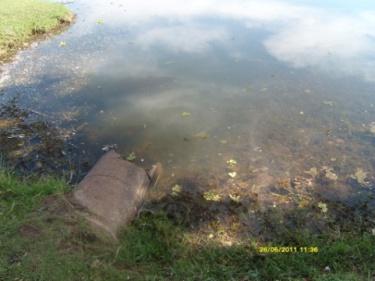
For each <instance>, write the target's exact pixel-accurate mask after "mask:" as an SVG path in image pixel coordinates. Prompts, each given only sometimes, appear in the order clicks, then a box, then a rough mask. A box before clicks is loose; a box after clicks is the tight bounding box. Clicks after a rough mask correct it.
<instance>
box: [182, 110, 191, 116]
mask: <svg viewBox="0 0 375 281" xmlns="http://www.w3.org/2000/svg"><path fill="white" fill-rule="evenodd" d="M181 116H182V117H189V116H191V113H190V112H186V111H184V112H182V113H181Z"/></svg>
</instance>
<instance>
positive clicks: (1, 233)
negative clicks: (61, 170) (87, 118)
mask: <svg viewBox="0 0 375 281" xmlns="http://www.w3.org/2000/svg"><path fill="white" fill-rule="evenodd" d="M67 190H69V187H68V186H67V185H65V184H64V182H63V181H59V180H55V179H51V178H42V179H37V180H35V179H34V180H33V179H23V180H21V179H19V178H17V177H16V176H15V175H13V174H12V173H9V172H4V171H2V172H0V280H2V281H3V280H4V281H6V280H35V281H36V280H38V281H39V280H46V281H47V280H48V281H54V280H58V281H60V280H61V281H62V280H63V281H66V280H94V281H95V280H106V281H111V280H113V281H119V280H226V281H228V280H320V281H323V280H324V281H328V280H330V281H336V280H337V281H339V280H340V281H345V280H346V281H349V280H373V279H372V278H373V274H374V273H375V237H374V236H373V235H371V234H369V233H360V232H357V231H356V228H355V226H353V230H352V231H350V232H334V233H326V234H324V235H320V236H316V235H310V234H308V233H295V235H293V236H292V237H286V236H285V237H279V239H278V240H277V241H273V243H272V244H273V245H316V246H318V247H319V249H320V252H319V253H318V254H304V253H298V254H267V255H260V254H258V253H257V251H256V248H255V245H256V241H252V240H239V241H238V243H236V244H233V245H232V246H224V245H222V243H220V242H219V241H217V240H215V239H209V238H208V237H206V235H201V234H199V233H196V232H194V231H191V230H189V229H187V228H186V227H183V226H181V225H176V224H175V223H174V222H172V221H171V220H170V219H169V218H167V217H166V215H164V214H163V213H156V214H143V215H141V217H140V218H139V219H137V220H136V221H134V223H133V224H132V225H131V226H130V227H129V228H128V229H127V230H126V231H124V232H123V233H122V235H121V237H120V243H119V244H116V245H113V244H109V243H106V242H101V241H100V240H98V239H97V238H96V236H95V235H93V234H92V233H91V232H90V231H89V229H88V228H87V226H86V224H85V223H84V222H82V221H81V220H80V219H78V218H77V217H76V216H75V215H74V213H72V212H70V211H69V210H70V208H71V207H70V205H69V203H68V202H67V201H66V199H65V197H64V196H63V194H64V192H66V191H67ZM51 196H52V197H51ZM326 266H329V267H330V269H331V270H330V272H325V271H324V268H325V267H326Z"/></svg>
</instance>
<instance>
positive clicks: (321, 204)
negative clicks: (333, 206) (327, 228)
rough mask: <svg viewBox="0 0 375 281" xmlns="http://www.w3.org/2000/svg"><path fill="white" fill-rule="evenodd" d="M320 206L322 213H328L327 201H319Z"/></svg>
mask: <svg viewBox="0 0 375 281" xmlns="http://www.w3.org/2000/svg"><path fill="white" fill-rule="evenodd" d="M318 208H319V209H320V210H321V211H322V213H327V212H328V208H327V204H326V203H323V202H319V203H318Z"/></svg>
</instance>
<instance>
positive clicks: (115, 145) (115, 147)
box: [102, 144, 117, 152]
mask: <svg viewBox="0 0 375 281" xmlns="http://www.w3.org/2000/svg"><path fill="white" fill-rule="evenodd" d="M112 149H117V144H106V145H104V146H103V147H102V150H103V151H104V152H108V151H110V150H112Z"/></svg>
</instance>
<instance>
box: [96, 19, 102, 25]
mask: <svg viewBox="0 0 375 281" xmlns="http://www.w3.org/2000/svg"><path fill="white" fill-rule="evenodd" d="M96 24H104V21H103V20H102V19H98V20H97V21H96Z"/></svg>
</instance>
